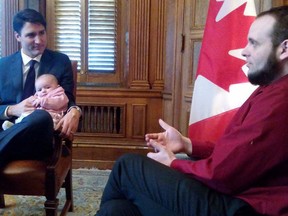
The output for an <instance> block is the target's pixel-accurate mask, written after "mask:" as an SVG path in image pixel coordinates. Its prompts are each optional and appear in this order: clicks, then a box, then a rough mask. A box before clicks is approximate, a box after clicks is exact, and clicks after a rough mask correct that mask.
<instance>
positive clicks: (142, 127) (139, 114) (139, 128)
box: [129, 104, 147, 139]
mask: <svg viewBox="0 0 288 216" xmlns="http://www.w3.org/2000/svg"><path fill="white" fill-rule="evenodd" d="M131 106H132V116H133V119H132V123H131V124H130V125H129V128H131V129H132V132H131V135H132V137H133V138H140V139H143V138H144V136H145V133H146V116H147V113H146V112H147V109H146V104H132V105H131Z"/></svg>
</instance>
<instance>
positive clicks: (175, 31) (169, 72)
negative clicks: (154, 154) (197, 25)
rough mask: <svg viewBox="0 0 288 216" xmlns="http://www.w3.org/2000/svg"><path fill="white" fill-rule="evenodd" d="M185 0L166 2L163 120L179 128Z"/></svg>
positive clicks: (168, 0)
mask: <svg viewBox="0 0 288 216" xmlns="http://www.w3.org/2000/svg"><path fill="white" fill-rule="evenodd" d="M183 11H184V0H176V1H175V0H167V1H166V10H165V14H166V17H167V18H166V23H165V25H166V42H165V50H166V53H165V59H166V61H165V66H164V80H165V81H164V92H163V118H164V120H165V121H166V122H167V123H169V124H171V125H172V126H174V127H176V128H178V123H179V111H180V110H179V103H178V100H179V97H180V98H181V97H182V95H181V91H180V90H181V79H179V77H181V70H182V68H181V66H182V50H181V49H182V46H183V37H182V36H183Z"/></svg>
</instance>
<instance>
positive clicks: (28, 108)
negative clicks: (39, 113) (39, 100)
mask: <svg viewBox="0 0 288 216" xmlns="http://www.w3.org/2000/svg"><path fill="white" fill-rule="evenodd" d="M34 100H35V97H34V96H31V97H29V98H27V99H25V100H23V101H21V102H20V103H18V104H15V105H11V106H9V108H8V110H7V115H8V116H17V117H19V116H20V115H21V114H22V113H24V112H25V113H31V112H33V111H34V110H35V109H36V107H35V106H34V105H33V102H34Z"/></svg>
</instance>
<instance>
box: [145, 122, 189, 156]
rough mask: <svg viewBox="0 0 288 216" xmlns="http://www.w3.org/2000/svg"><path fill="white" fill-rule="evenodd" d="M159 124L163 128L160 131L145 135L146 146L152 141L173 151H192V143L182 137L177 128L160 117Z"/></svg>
mask: <svg viewBox="0 0 288 216" xmlns="http://www.w3.org/2000/svg"><path fill="white" fill-rule="evenodd" d="M159 124H160V126H161V127H162V128H163V129H164V130H165V131H164V132H160V133H150V134H146V135H145V140H146V142H147V145H148V146H152V143H153V142H155V141H156V142H157V143H158V144H160V145H162V146H165V148H166V149H167V150H169V151H171V152H173V153H175V154H176V153H180V152H181V153H186V154H191V153H192V144H191V141H190V139H188V138H187V137H184V136H183V135H182V134H181V133H180V132H179V131H178V130H176V129H175V128H174V127H172V126H170V125H169V124H167V123H166V122H164V121H163V120H162V119H159Z"/></svg>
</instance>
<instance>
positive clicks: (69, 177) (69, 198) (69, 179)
mask: <svg viewBox="0 0 288 216" xmlns="http://www.w3.org/2000/svg"><path fill="white" fill-rule="evenodd" d="M65 193H66V200H67V201H68V202H69V204H70V206H69V209H68V211H69V212H73V211H74V204H73V190H72V169H70V170H69V172H68V173H67V176H66V178H65Z"/></svg>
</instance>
